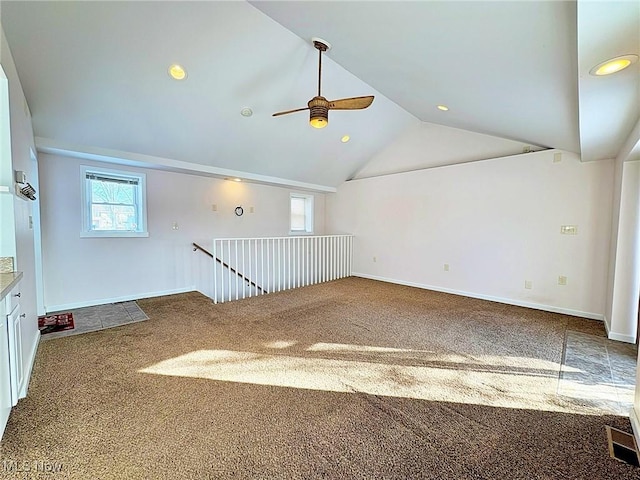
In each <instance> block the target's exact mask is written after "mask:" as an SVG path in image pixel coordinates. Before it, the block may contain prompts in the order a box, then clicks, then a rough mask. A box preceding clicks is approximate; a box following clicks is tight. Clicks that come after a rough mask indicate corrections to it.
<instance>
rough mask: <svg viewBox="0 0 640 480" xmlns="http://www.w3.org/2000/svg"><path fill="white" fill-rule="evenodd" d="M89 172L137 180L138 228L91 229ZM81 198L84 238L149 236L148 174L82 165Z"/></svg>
mask: <svg viewBox="0 0 640 480" xmlns="http://www.w3.org/2000/svg"><path fill="white" fill-rule="evenodd" d="M87 174H96V175H100V176H104V177H106V178H109V177H111V178H113V179H114V180H127V179H130V180H134V179H135V180H136V181H137V185H136V187H137V188H136V189H135V191H136V203H135V207H136V216H137V220H138V221H137V224H138V229H137V230H92V229H91V224H92V220H91V181H90V179H88V178H87ZM80 185H81V186H80V199H81V209H80V210H81V216H82V217H81V223H80V225H81V228H80V237H82V238H131V237H148V236H149V232H148V230H147V176H146V174H144V173H138V172H131V171H126V170H113V169H109V168H102V167H91V166H88V165H81V166H80Z"/></svg>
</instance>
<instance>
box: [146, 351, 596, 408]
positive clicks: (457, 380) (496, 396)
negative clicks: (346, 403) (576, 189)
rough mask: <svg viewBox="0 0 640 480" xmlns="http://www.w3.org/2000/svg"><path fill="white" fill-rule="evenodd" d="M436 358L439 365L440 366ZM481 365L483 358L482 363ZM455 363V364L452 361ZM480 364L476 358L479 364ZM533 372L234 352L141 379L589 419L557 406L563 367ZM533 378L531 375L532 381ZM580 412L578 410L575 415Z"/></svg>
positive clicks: (195, 358)
mask: <svg viewBox="0 0 640 480" xmlns="http://www.w3.org/2000/svg"><path fill="white" fill-rule="evenodd" d="M435 357H436V356H435V355H434V359H435ZM478 357H480V358H481V356H478ZM449 360H450V359H449ZM474 360H475V358H474ZM538 362H542V363H545V362H543V361H541V360H534V359H530V358H527V359H522V361H521V362H519V363H523V364H524V363H526V364H527V365H528V366H529V368H530V370H529V371H527V370H526V369H522V368H517V367H516V368H515V369H513V368H511V367H506V366H503V365H497V366H493V367H492V366H491V365H489V364H487V363H483V362H482V363H471V362H470V358H469V357H467V358H466V363H465V364H461V363H457V364H448V363H445V364H444V366H443V364H441V363H439V362H436V361H434V362H433V363H432V364H429V363H427V365H398V364H393V363H380V362H367V361H362V360H344V359H327V358H306V357H297V356H289V355H271V354H263V353H254V352H240V351H231V350H198V351H194V352H190V353H187V354H185V355H181V356H179V357H175V358H172V359H168V360H164V361H162V362H159V363H157V364H155V365H152V366H149V367H147V368H143V369H141V370H138V371H139V372H140V373H146V374H156V375H168V376H178V377H187V378H204V379H209V380H217V381H224V382H237V383H250V384H256V385H271V386H278V387H287V388H299V389H309V390H322V391H330V392H345V393H366V394H371V395H382V396H392V397H402V398H413V399H421V400H429V401H442V402H456V403H465V404H475V405H485V406H492V407H503V408H523V409H534V410H543V411H560V412H572V413H584V410H583V409H581V408H578V407H577V406H574V405H572V404H571V403H567V402H561V401H557V397H556V395H555V391H556V387H557V382H558V368H559V367H558V365H557V364H553V362H547V363H550V364H551V365H547V366H548V367H551V366H553V368H547V369H544V368H543V369H540V368H538V369H532V368H531V366H532V363H538ZM527 372H529V373H527ZM573 407H575V408H573Z"/></svg>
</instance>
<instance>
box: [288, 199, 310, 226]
mask: <svg viewBox="0 0 640 480" xmlns="http://www.w3.org/2000/svg"><path fill="white" fill-rule="evenodd" d="M291 233H293V234H300V233H313V195H302V194H298V193H292V194H291Z"/></svg>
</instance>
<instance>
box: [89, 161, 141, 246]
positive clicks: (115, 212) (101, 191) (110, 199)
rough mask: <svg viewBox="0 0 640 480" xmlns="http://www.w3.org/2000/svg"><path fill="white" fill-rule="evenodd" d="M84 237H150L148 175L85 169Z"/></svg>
mask: <svg viewBox="0 0 640 480" xmlns="http://www.w3.org/2000/svg"><path fill="white" fill-rule="evenodd" d="M81 179H82V189H81V191H82V231H81V232H80V236H81V237H148V236H149V234H148V232H147V213H146V188H145V180H146V176H145V174H144V173H133V172H121V171H116V170H105V169H98V168H92V167H85V166H83V167H81Z"/></svg>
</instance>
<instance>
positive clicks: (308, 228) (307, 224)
mask: <svg viewBox="0 0 640 480" xmlns="http://www.w3.org/2000/svg"><path fill="white" fill-rule="evenodd" d="M294 198H302V199H303V200H304V230H294V229H293V226H292V224H291V223H292V222H291V220H292V218H291V216H292V215H291V214H292V212H291V201H292V200H293V199H294ZM313 217H314V195H310V194H305V193H293V192H291V193H290V194H289V235H313V229H314V218H313Z"/></svg>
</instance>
